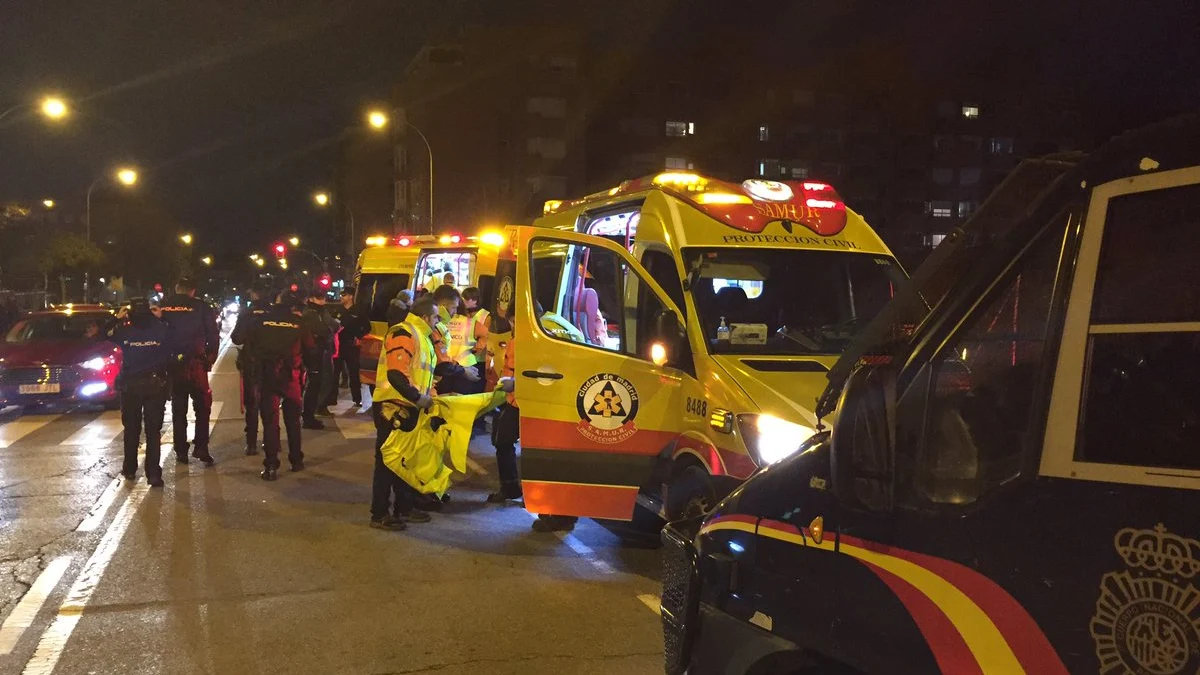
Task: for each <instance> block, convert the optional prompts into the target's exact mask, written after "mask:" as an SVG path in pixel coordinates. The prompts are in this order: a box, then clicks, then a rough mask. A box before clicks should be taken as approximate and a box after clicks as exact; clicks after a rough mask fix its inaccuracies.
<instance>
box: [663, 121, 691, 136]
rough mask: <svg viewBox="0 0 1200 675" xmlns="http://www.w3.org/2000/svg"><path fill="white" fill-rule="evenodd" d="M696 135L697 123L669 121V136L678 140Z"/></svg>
mask: <svg viewBox="0 0 1200 675" xmlns="http://www.w3.org/2000/svg"><path fill="white" fill-rule="evenodd" d="M694 133H696V123H695V122H681V121H678V120H667V135H668V136H674V137H676V138H682V137H684V136H691V135H692V134H694Z"/></svg>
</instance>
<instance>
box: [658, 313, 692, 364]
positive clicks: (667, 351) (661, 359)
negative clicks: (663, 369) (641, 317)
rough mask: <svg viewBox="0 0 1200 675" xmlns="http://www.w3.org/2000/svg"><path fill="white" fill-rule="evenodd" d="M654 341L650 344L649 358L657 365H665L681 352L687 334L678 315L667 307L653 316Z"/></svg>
mask: <svg viewBox="0 0 1200 675" xmlns="http://www.w3.org/2000/svg"><path fill="white" fill-rule="evenodd" d="M652 333H653V336H654V341H653V343H652V344H651V345H650V355H649V356H650V360H651V361H653V362H654V363H655V364H657V365H660V366H662V365H667V364H669V363H671V362H672V361H674V360H675V359H676V358H677V357H678V356H679V355H680V354H681V353H683V345H684V344H685V343H686V341H687V334H686V333H685V332H684V330H683V324H682V323H681V322H680V321H679V315H678V314H676V313H675V312H674V311H672V310H669V309H664V310H662V311H660V312H659V313H658V314H656V315H655V317H654V326H653V330H652Z"/></svg>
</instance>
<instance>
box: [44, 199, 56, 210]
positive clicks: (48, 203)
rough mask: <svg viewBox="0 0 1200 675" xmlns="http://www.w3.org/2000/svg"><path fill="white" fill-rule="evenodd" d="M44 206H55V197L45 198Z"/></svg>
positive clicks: (50, 207)
mask: <svg viewBox="0 0 1200 675" xmlns="http://www.w3.org/2000/svg"><path fill="white" fill-rule="evenodd" d="M42 206H44V207H46V208H48V209H52V208H54V200H53V199H43V200H42Z"/></svg>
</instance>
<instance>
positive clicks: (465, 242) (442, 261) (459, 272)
mask: <svg viewBox="0 0 1200 675" xmlns="http://www.w3.org/2000/svg"><path fill="white" fill-rule="evenodd" d="M503 244H504V237H503V235H502V234H501V233H500V232H498V231H492V230H489V231H484V232H482V233H480V234H479V235H478V236H474V235H471V236H468V235H462V234H457V233H449V234H442V235H412V236H409V235H400V236H398V237H395V238H394V239H392V240H388V239H387V238H384V237H372V238H370V239H368V247H367V248H365V249H363V252H362V253H361V254H359V257H358V268H357V274H356V291H355V297H354V302H355V304H357V305H359V306H361V307H364V308H366V310H367V316H368V318H369V319H370V321H371V333H370V334H369V335H367V336H366V337H365V338H364V339H363V341H362V366H361V370H360V373H361V378H362V382H363V383H364V384H368V385H371V386H374V384H375V369H376V366H377V365H378V363H379V354H380V351H381V348H382V346H383V336H384V335H385V334H386V333H387V328H388V326H387V308H388V304H389V303H390V302H391V301H392V299H393V298H395V297H396V294H397V293H399V292H400V291H402V290H405V289H409V290H412V291H417V290H421V289H424V290H429V291H432V290H433V289H434V288H437V287H438V286H440V285H442V284H443V283H444V282H445V281H447V280H450V281H451V285H453V286H455V287H456V288H458V289H459V290H462V289H464V288H467V287H468V286H476V287H478V288H479V289H480V294H481V295H480V297H482V298H491V297H492V279H493V278H494V275H495V270H496V255H497V252H498V251H499V249H500V246H502V245H503ZM447 275H448V276H447Z"/></svg>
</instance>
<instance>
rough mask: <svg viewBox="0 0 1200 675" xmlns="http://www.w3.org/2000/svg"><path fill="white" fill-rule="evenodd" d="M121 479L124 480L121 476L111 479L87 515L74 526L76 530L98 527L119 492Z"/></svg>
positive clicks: (86, 530) (88, 529) (89, 529)
mask: <svg viewBox="0 0 1200 675" xmlns="http://www.w3.org/2000/svg"><path fill="white" fill-rule="evenodd" d="M122 481H124V478H123V477H121V476H118V477H116V478H114V479H112V482H111V483H109V484H108V487H107V488H104V492H102V493H101V494H100V499H97V500H96V504H95V506H93V507H92V510H91V511H89V512H88V514H87V517H86V518H84V519H83V521H82V522H80V523H79V526H78V527H76V528H75V531H76V532H91V531H92V530H94V529H96V528H97V527H99V526H100V523H102V522H104V516H106V515H107V514H108V509H109V507H111V506H112V503H113V500H115V499H116V498H117V495H119V494H121V482H122Z"/></svg>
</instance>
